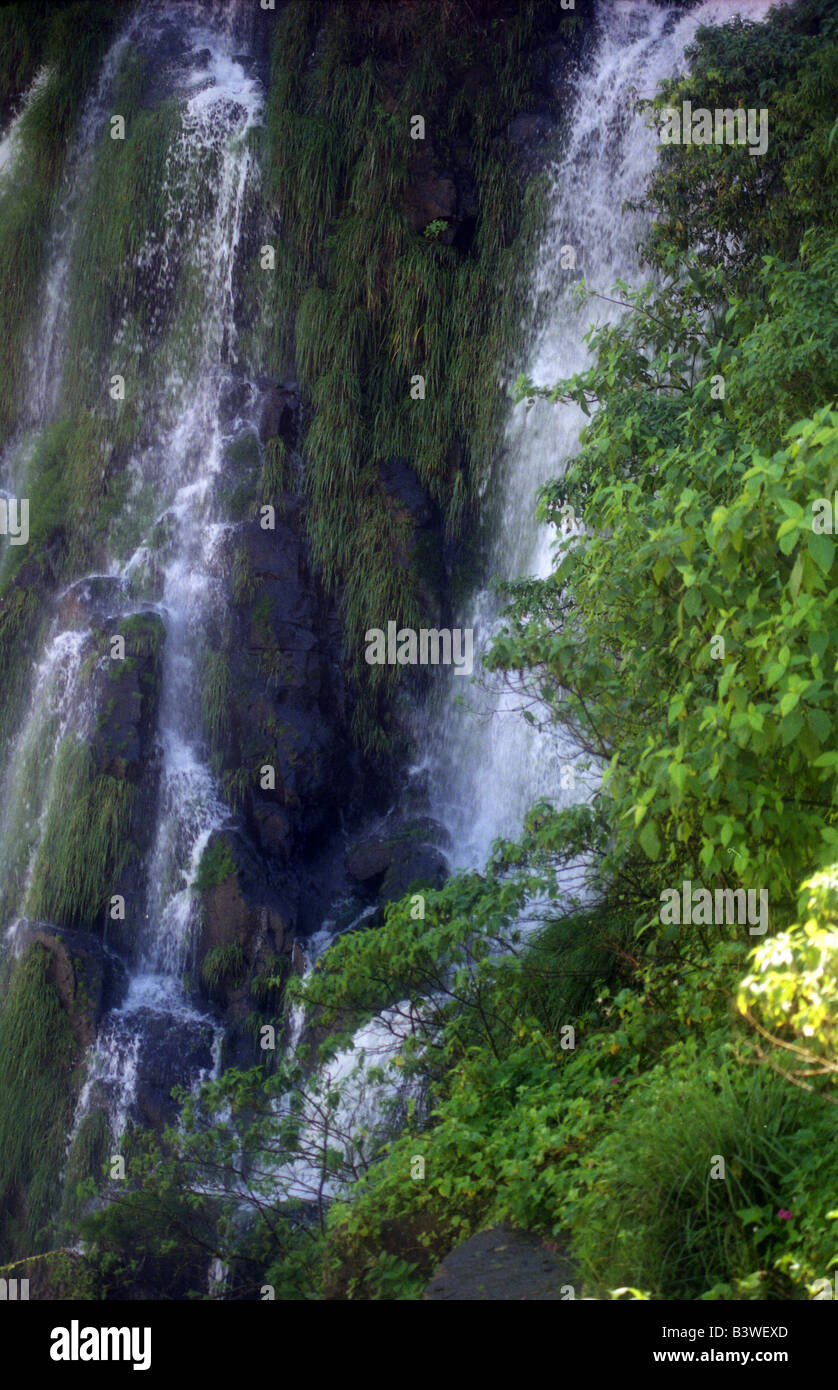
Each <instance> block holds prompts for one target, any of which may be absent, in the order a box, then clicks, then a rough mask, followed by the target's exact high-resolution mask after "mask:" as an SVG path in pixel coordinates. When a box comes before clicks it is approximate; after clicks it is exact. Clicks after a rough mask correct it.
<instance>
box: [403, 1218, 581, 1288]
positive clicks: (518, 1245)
mask: <svg viewBox="0 0 838 1390" xmlns="http://www.w3.org/2000/svg"><path fill="white" fill-rule="evenodd" d="M576 1277H577V1276H576V1269H575V1265H574V1263H573V1261H572V1260H571V1258H570V1256H569V1255H568V1254H567V1252H562V1251H560V1250H559V1248H558V1246H557V1245H556V1244H553V1243H550V1244H548V1243H547V1242H546V1241H544V1240H542V1239H541V1238H540V1237H539V1236H536V1235H533V1234H532V1233H531V1232H530V1231H519V1230H515V1229H510V1228H508V1227H504V1226H496V1227H493V1228H492V1229H491V1230H488V1231H478V1233H477V1235H474V1236H472V1237H471V1239H470V1240H467V1241H464V1243H463V1244H462V1245H458V1246H456V1247H455V1248H454V1249H453V1250H452V1251H451V1252H450V1254H448V1255H446V1257H445V1259H444V1260H443V1261H442V1263H441V1265H440V1266H439V1269H438V1270H437V1272H436V1274H435V1275H434V1277H433V1279H432V1280H431V1282H430V1283H429V1284H428V1287H427V1288H426V1290H425V1298H426V1299H427V1300H429V1301H435V1302H450V1303H455V1302H459V1303H465V1302H468V1303H476V1302H500V1301H504V1302H513V1301H523V1302H528V1303H559V1302H563V1301H564V1300H569V1299H570V1298H571V1296H572V1293H571V1291H572V1290H573V1281H574V1279H575V1278H576Z"/></svg>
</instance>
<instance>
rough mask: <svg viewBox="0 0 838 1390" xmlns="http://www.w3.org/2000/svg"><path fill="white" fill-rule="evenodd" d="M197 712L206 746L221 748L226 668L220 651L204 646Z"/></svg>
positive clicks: (227, 719) (227, 721)
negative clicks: (200, 713) (208, 744)
mask: <svg viewBox="0 0 838 1390" xmlns="http://www.w3.org/2000/svg"><path fill="white" fill-rule="evenodd" d="M201 709H202V712H203V719H204V729H205V730H206V735H207V738H208V739H209V742H210V747H211V748H212V749H213V750H215V751H218V750H220V749H223V747H224V745H225V742H226V738H227V732H228V730H229V727H230V667H229V663H228V661H227V658H226V656H225V655H224V653H223V652H220V651H215V650H214V649H213V648H212V647H205V648H204V652H203V655H202V658H201Z"/></svg>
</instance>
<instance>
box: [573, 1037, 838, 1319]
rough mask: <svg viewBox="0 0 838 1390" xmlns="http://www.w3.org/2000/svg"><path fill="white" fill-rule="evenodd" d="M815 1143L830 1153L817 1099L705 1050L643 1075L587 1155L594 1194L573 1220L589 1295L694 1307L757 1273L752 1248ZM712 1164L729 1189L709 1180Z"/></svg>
mask: <svg viewBox="0 0 838 1390" xmlns="http://www.w3.org/2000/svg"><path fill="white" fill-rule="evenodd" d="M813 1125H815V1126H816V1129H815V1130H814V1131H813V1128H812V1126H813ZM818 1132H819V1133H820V1136H821V1137H820V1142H819V1143H818V1142H816V1143H815V1147H816V1148H819V1147H820V1143H822V1144H824V1145H827V1144H829V1143H833V1142H834V1123H833V1121H832V1118H831V1117H830V1116H828V1117H826V1119H825V1118H824V1107H823V1105H822V1102H821V1100H820V1099H819V1097H817V1096H816V1095H813V1096H809V1095H806V1094H805V1093H804V1092H801V1091H795V1090H794V1089H793V1088H791V1087H789V1086H788V1085H787V1084H786V1082H785V1081H784V1080H783V1079H782V1078H781V1077H778V1076H776V1075H774V1074H773V1073H771V1072H769V1071H766V1070H763V1069H761V1068H750V1069H749V1068H743V1067H731V1066H730V1065H728V1064H725V1063H723V1062H722V1063H720V1058H719V1054H718V1052H715V1053H714V1051H713V1049H712V1047H711V1046H709V1045H705V1049H704V1051H703V1052H701V1053H699V1054H697V1055H694V1056H691V1057H690V1056H689V1055H688V1056H687V1058H685V1059H682V1061H681V1063H680V1065H678V1066H677V1067H676V1068H675V1069H674V1070H673V1068H672V1067H671V1066H669V1067H665V1066H661V1067H659V1068H657V1069H656V1071H655V1072H654V1073H652V1074H647V1078H646V1084H645V1085H644V1086H643V1088H642V1090H641V1091H638V1093H637V1098H636V1099H635V1098H633V1097H632V1096H631V1095H629V1096H628V1098H627V1099H626V1100H625V1101H624V1102H623V1105H622V1107H621V1108H620V1111H619V1114H616V1115H615V1116H614V1123H613V1126H612V1127H611V1128H610V1129H609V1131H608V1132H607V1134H606V1135H605V1137H604V1138H603V1139H602V1141H601V1142H600V1143H599V1145H597V1146H596V1147H595V1148H594V1149H593V1151H592V1153H591V1155H590V1162H589V1164H588V1168H589V1170H590V1171H589V1190H588V1192H587V1194H586V1196H585V1197H584V1198H583V1199H582V1200H581V1201H580V1202H578V1203H577V1204H575V1206H574V1209H573V1213H572V1225H573V1235H574V1248H575V1251H576V1253H577V1254H578V1256H579V1259H580V1263H581V1265H582V1269H583V1272H584V1275H585V1278H586V1282H587V1283H588V1285H589V1287H591V1288H593V1289H594V1290H598V1291H600V1292H604V1291H605V1290H607V1289H613V1288H616V1287H620V1286H630V1287H633V1288H641V1289H644V1290H645V1291H646V1292H648V1293H650V1294H651V1295H652V1297H654V1298H664V1299H694V1298H698V1297H700V1296H701V1295H702V1294H703V1293H706V1292H708V1291H709V1290H710V1289H711V1288H713V1287H714V1286H715V1285H716V1284H718V1283H720V1282H723V1281H724V1282H727V1283H732V1282H733V1281H734V1280H736V1279H747V1278H748V1277H749V1276H750V1275H752V1274H753V1272H754V1271H756V1270H758V1269H759V1268H760V1267H761V1266H762V1260H761V1258H760V1254H759V1246H758V1242H757V1240H756V1239H755V1238H756V1237H758V1234H759V1231H760V1229H761V1228H762V1227H763V1225H764V1223H765V1222H767V1223H768V1227H769V1228H770V1226H771V1224H772V1222H773V1221H775V1220H776V1213H777V1211H778V1210H779V1209H781V1208H782V1207H783V1206H784V1205H785V1200H784V1198H785V1196H786V1190H787V1184H788V1180H789V1177H788V1175H789V1174H790V1173H792V1172H794V1170H795V1169H796V1168H797V1167H798V1164H799V1163H801V1162H805V1158H806V1155H807V1153H811V1151H812V1145H813V1135H814V1133H818ZM827 1136H831V1137H830V1138H827ZM717 1156H721V1157H722V1158H724V1160H725V1177H724V1180H721V1179H717V1178H714V1177H713V1174H712V1167H713V1160H714V1158H716V1157H717ZM743 1212H745V1213H747V1212H750V1213H751V1216H750V1219H748V1220H746V1219H743V1216H742V1213H743Z"/></svg>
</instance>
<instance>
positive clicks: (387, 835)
mask: <svg viewBox="0 0 838 1390" xmlns="http://www.w3.org/2000/svg"><path fill="white" fill-rule="evenodd" d="M447 839H448V836H447V833H446V831H445V830H444V828H443V827H442V826H441V825H440V824H439V822H438V821H435V820H433V819H432V818H431V817H430V816H418V817H416V818H415V819H413V820H407V821H403V822H402V823H401V824H397V825H395V826H393V827H392V828H388V829H386V830H384V829H379V830H378V831H375V832H373V833H372V834H369V835H366V836H363V837H362V838H360V839H358V840H356V841H355V842H354V843H353V844H352V845H350V846H349V848H348V850H347V852H346V857H345V864H346V869H347V872H348V873H349V876H350V878H352V879H353V880H354V881H355V883H358V884H361V885H363V886H364V888H365V889H366V890H367V892H368V893H374V894H375V897H376V900H377V902H378V903H379V905H381V906H383V905H384V903H388V902H395V901H396V900H397V899H398V898H401V897H404V895H405V893H407V892H408V891H409V890H410V889H411V888H413V887H416V888H417V889H421V888H441V887H442V884H443V883H444V882H445V879H446V878H447V876H448V865H447V861H446V858H445V855H444V853H443V852H442V849H441V846H442V845H443V844H445V843H446V842H447Z"/></svg>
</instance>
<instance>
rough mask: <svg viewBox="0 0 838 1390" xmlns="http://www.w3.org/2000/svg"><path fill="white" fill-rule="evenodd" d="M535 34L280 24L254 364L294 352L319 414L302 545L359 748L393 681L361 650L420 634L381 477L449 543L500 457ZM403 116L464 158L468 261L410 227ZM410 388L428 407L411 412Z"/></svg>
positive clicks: (439, 147)
mask: <svg viewBox="0 0 838 1390" xmlns="http://www.w3.org/2000/svg"><path fill="white" fill-rule="evenodd" d="M534 20H535V7H534V6H533V4H532V3H528V2H526V0H524V2H522V3H521V4H520V6H518V7H517V8H516V7H514V6H513V7H511V9H510V13H509V14H508V15H507V16H506V17H505V21H504V24H503V25H502V26H499V27H498V26H495V27H490V26H488V25H487V26H486V27H485V28H483V27H481V26H479V25H477V24H475V23H474V22H467V23H463V22H462V19H461V20H460V22H459V23H454V19H453V15H452V13H451V12H450V10H449V8H448V7H440V6H439V5H434V4H427V3H416V4H413V5H410V6H398V7H396V10H395V11H394V9H393V7H392V6H390V5H383V4H377V3H372V2H370V3H367V2H366V0H364V3H359V4H357V5H355V6H353V7H352V8H351V12H350V8H349V7H346V6H340V5H338V6H331V7H329V9H328V10H326V11H321V10H320V8H319V7H318V6H316V5H309V4H306V3H302V2H301V0H291V3H289V4H288V5H286V6H285V8H284V10H283V12H282V14H281V15H280V16H279V17H278V19H277V25H276V33H275V40H274V49H273V59H272V79H271V81H272V85H271V93H270V96H269V101H268V108H267V122H266V125H267V135H266V141H265V160H266V166H267V167H266V175H265V185H266V192H267V196H268V201H269V205H270V208H271V215H272V218H273V224H274V232H275V235H273V236H272V237H271V240H272V242H273V243H274V244H275V245H276V247H277V252H278V255H277V267H276V270H275V271H274V273H273V274H272V276H271V279H270V283H269V284H268V285H267V286H266V287H265V302H264V303H263V305H262V311H261V323H262V329H261V348H262V352H263V354H264V356H265V358H266V366H267V369H268V370H269V371H271V372H272V373H273V374H275V375H282V374H284V373H285V372H286V371H287V370H289V369H290V367H291V365H292V363H291V361H290V360H289V359H290V353H291V349H292V347H293V350H294V358H295V360H294V364H293V365H294V366H295V367H296V371H297V374H298V377H299V380H300V381H301V383H302V385H303V387H304V389H305V390H306V392H307V394H308V397H309V400H310V404H311V407H312V419H311V422H310V425H309V427H308V431H307V434H306V438H305V445H304V461H305V477H306V489H307V494H308V500H309V509H308V527H309V534H310V537H311V541H312V547H313V551H314V555H315V558H316V560H317V562H318V564H319V566H320V568H321V570H322V573H323V575H324V578H325V580H326V583H327V585H328V586H330V587H331V588H333V589H334V590H335V591H337V592H338V593H339V594H340V601H341V606H342V617H343V623H344V630H345V634H346V645H347V653H348V657H349V662H350V666H351V667H352V668H353V670H354V676H355V680H356V684H357V690H358V695H359V701H360V704H361V705H362V706H364V709H363V710H359V712H358V714H357V717H356V732H357V733H358V734H359V737H361V739H362V742H363V743H364V744H365V745H366V746H367V748H368V749H369V748H370V747H371V743H378V744H381V743H382V740H381V739H380V738H379V737H378V734H377V733H376V732H375V730H376V728H377V725H378V723H379V717H380V713H381V696H382V694H383V693H384V690H385V687H387V688H390V687H392V683H393V681H394V680H396V679H397V678H398V673H399V668H397V667H387V668H377V667H369V666H366V664H365V663H364V662H363V659H362V653H363V633H364V631H365V630H366V629H367V628H368V627H371V626H380V625H381V624H382V622H386V621H387V620H389V619H395V620H396V621H397V622H399V623H400V624H402V625H403V624H413V625H416V624H418V623H419V622H420V621H421V619H422V617H423V616H425V615H423V614H422V613H421V612H420V605H419V604H418V601H417V598H416V593H417V590H418V589H419V587H420V585H419V583H418V576H416V575H413V574H410V573H409V572H408V571H406V570H403V569H400V568H399V567H398V566H395V565H394V564H393V552H392V550H391V549H390V548H389V547H390V544H391V540H392V538H391V537H390V536H389V533H388V523H387V504H386V499H385V497H384V496H383V494H382V492H381V489H380V488H377V487H376V486H375V485H374V477H375V470H376V468H377V465H378V464H379V463H380V462H382V461H384V460H385V459H386V458H388V457H391V456H393V455H394V454H401V455H404V456H405V457H406V458H408V459H409V461H410V463H411V464H412V466H413V467H414V468H415V470H416V472H417V474H418V477H419V480H420V482H421V483H422V485H423V486H424V487H425V488H426V490H427V491H428V492H429V494H430V495H431V497H432V498H433V499H434V500H435V501H436V502H437V503H438V504H439V506H440V508H441V511H442V514H443V519H444V524H445V527H446V530H447V532H448V534H449V536H451V537H452V538H456V537H458V536H460V535H461V533H462V530H463V527H464V525H465V523H466V520H467V517H468V514H469V511H470V509H471V508H472V507H473V506H474V503H475V500H476V497H477V489H478V487H479V485H480V482H481V480H482V479H484V478H485V476H486V473H487V470H488V469H489V467H490V466H491V463H492V460H493V458H494V456H495V454H496V451H497V447H498V441H499V437H500V430H501V426H502V423H503V420H504V416H505V410H506V400H505V397H504V395H503V393H502V392H501V390H500V389H499V387H498V375H499V370H500V367H501V364H502V363H503V361H504V359H505V358H508V356H509V351H510V345H511V338H512V333H513V331H514V328H515V327H516V326H517V325H516V322H515V296H516V290H517V287H518V285H519V284H520V275H521V273H522V271H524V270H525V269H526V264H527V259H528V254H529V250H530V248H531V247H532V244H533V242H534V236H533V232H534V230H535V228H536V227H537V226H538V225H539V218H538V215H537V214H538V211H539V200H538V199H537V198H535V197H533V196H532V194H530V195H529V197H528V198H525V196H524V192H525V191H524V189H523V187H522V186H521V181H520V180H518V179H517V178H516V177H515V174H514V172H513V170H512V167H511V161H510V159H509V157H508V151H507V149H506V146H505V134H504V132H505V127H506V124H507V122H508V120H509V119H510V116H511V115H512V114H513V113H514V111H515V110H516V109H520V108H521V105H522V103H524V102H525V100H526V97H527V94H528V91H529V83H530V75H529V65H528V64H527V62H526V61H522V57H521V55H522V52H524V51H525V49H526V47H527V45H528V44H529V43H531V41H532V35H533V28H534ZM484 69H485V70H487V71H488V72H490V73H491V80H482V81H481V82H475V81H474V80H473V78H472V76H471V74H472V73H473V71H474V70H478V71H483V70H484ZM415 112H421V113H423V114H424V115H425V118H426V122H427V125H428V132H429V136H430V137H431V138H432V141H433V145H434V149H435V152H436V159H437V162H438V164H439V165H440V167H444V165H445V163H446V161H448V162H449V163H450V162H452V160H453V161H454V162H456V160H455V154H454V145H455V144H456V143H457V142H459V146H460V147H461V145H462V142H463V141H464V140H467V141H468V144H469V148H470V154H471V164H472V169H471V173H472V176H473V179H474V182H475V184H476V189H477V201H478V205H479V209H480V213H479V217H478V219H477V226H476V229H475V234H474V237H473V240H472V244H471V247H470V248H469V251H468V254H467V255H466V254H464V253H463V252H462V251H461V250H458V249H455V248H454V247H452V246H448V245H445V244H441V243H439V242H437V241H435V240H434V239H433V238H428V237H423V236H422V235H421V234H419V233H417V232H414V231H411V230H410V227H409V225H408V222H407V218H406V212H405V204H404V197H405V190H406V187H407V184H408V182H409V180H410V177H411V170H412V167H413V162H414V160H415V158H416V157H417V153H418V152H419V151H418V150H417V146H416V145H415V144H414V142H412V141H411V140H410V138H409V121H410V117H411V115H412V114H413V113H415ZM261 283H262V285H263V286H264V282H261ZM487 285H490V286H492V287H493V291H492V293H487V292H486V286H487ZM289 309H290V313H289ZM277 324H282V325H284V326H283V327H282V328H278V327H277V326H276V325H277ZM417 374H420V375H422V376H424V377H425V381H426V397H425V399H424V400H423V401H414V400H412V399H411V398H410V381H411V377H412V376H414V375H417ZM453 460H457V462H456V463H455V462H453Z"/></svg>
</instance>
